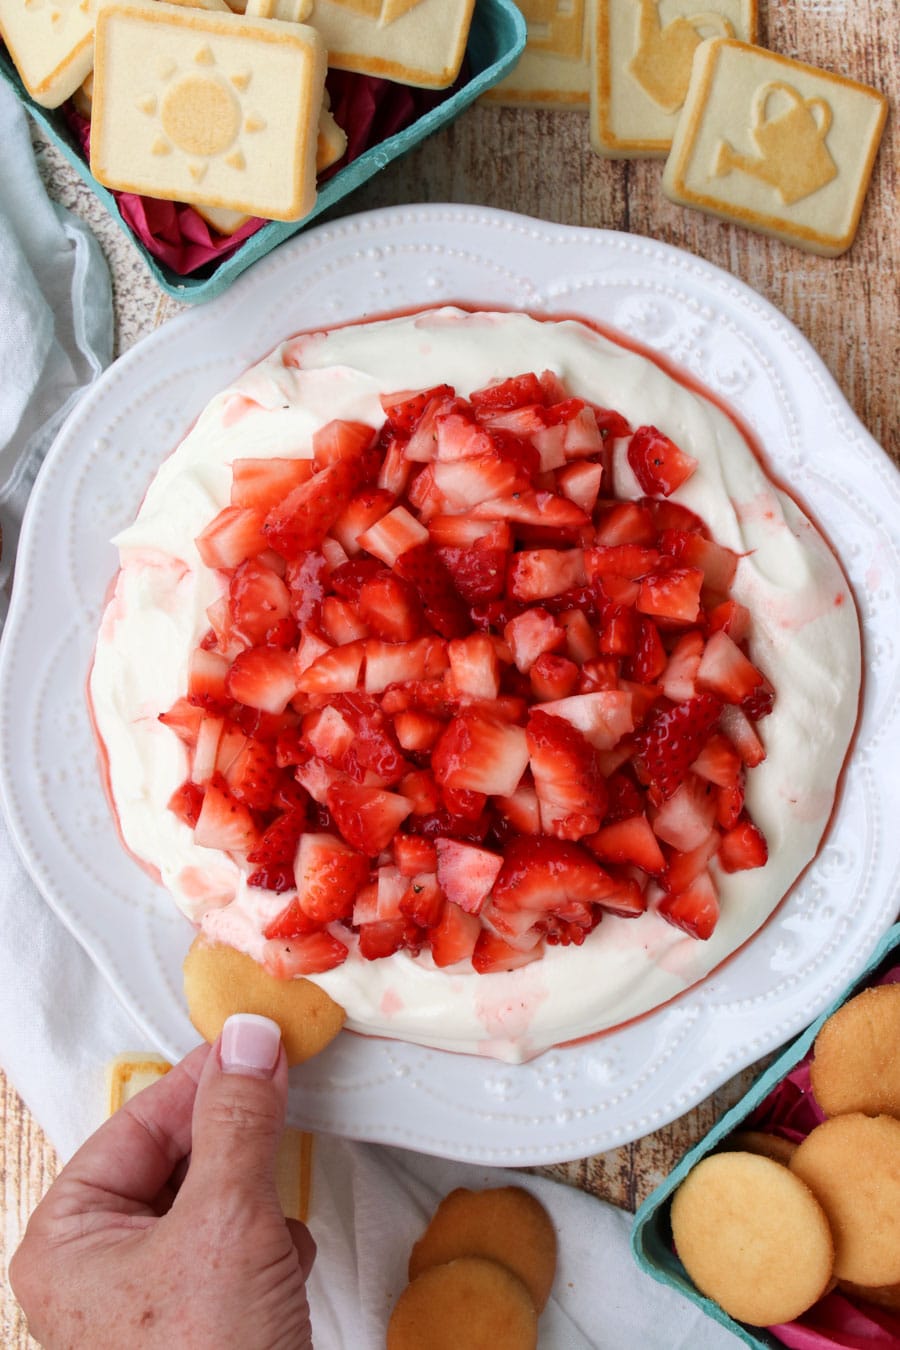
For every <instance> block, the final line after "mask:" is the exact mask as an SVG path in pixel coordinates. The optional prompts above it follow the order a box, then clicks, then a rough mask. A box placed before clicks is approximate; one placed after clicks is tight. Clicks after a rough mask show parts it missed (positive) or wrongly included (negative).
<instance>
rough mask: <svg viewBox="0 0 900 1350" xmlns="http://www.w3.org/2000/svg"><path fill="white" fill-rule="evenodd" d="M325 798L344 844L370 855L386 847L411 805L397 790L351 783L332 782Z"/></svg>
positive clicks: (373, 855)
mask: <svg viewBox="0 0 900 1350" xmlns="http://www.w3.org/2000/svg"><path fill="white" fill-rule="evenodd" d="M325 801H326V805H327V806H328V809H329V811H330V812H331V814H332V817H333V818H334V822H335V824H336V825H337V827H338V829H339V830H340V832H341V834H342V835H343V837H344V839H346V841H347V843H348V844H350V845H352V847H353V848H356V849H359V851H360V853H365V854H366V855H367V856H368V857H370V858H375V857H377V856H378V854H379V853H381V852H382V850H383V849H386V848H387V846H388V844H389V843H390V842H391V840H392V839H393V837H394V835H395V834H396V833H397V830H398V829H399V828H400V826H401V824H402V823H403V821H404V820H405V819H406V817H407V816H408V815H409V813H410V811H411V810H412V808H413V803H412V802H411V801H410V800H409V799H408V798H407V797H401V796H400V795H399V793H396V792H383V791H382V790H381V789H380V788H373V787H363V786H362V785H361V784H359V783H352V782H347V783H342V782H336V783H333V784H332V785H331V787H330V788H329V789H328V794H327V796H326V799H325Z"/></svg>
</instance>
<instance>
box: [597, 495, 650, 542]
mask: <svg viewBox="0 0 900 1350" xmlns="http://www.w3.org/2000/svg"><path fill="white" fill-rule="evenodd" d="M596 539H597V543H598V544H603V545H610V544H649V545H651V546H652V545H653V544H654V543H655V542H656V526H655V525H654V523H653V516H652V515H651V513H650V510H649V508H648V507H647V506H646V505H644V504H643V503H642V502H615V503H614V504H613V505H612V506H610V507H608V508H607V509H606V510H604V512H603V514H602V515H601V517H600V522H599V524H598V526H597V535H596Z"/></svg>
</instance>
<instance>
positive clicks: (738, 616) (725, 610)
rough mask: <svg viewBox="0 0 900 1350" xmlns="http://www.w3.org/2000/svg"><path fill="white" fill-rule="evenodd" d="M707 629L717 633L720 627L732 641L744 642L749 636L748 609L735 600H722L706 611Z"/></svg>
mask: <svg viewBox="0 0 900 1350" xmlns="http://www.w3.org/2000/svg"><path fill="white" fill-rule="evenodd" d="M707 620H708V624H709V631H710V632H711V633H717V632H718V631H719V629H722V630H723V631H724V632H726V633H727V634H728V636H729V637H730V638H731V639H732V640H733V641H734V642H738V643H740V642H746V640H747V638H748V637H749V636H750V611H749V609H747V607H746V605H741V604H738V602H737V600H733V599H730V598H729V599H728V600H723V601H722V603H721V604H719V605H715V606H714V607H713V608H712V609H711V610H710V611H709V613H708V615H707Z"/></svg>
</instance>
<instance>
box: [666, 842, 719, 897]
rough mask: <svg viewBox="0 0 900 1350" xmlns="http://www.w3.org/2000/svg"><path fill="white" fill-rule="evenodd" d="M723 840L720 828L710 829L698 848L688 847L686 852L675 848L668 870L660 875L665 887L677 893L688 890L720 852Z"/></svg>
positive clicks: (669, 860)
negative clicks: (711, 859)
mask: <svg viewBox="0 0 900 1350" xmlns="http://www.w3.org/2000/svg"><path fill="white" fill-rule="evenodd" d="M721 842H722V841H721V835H720V834H719V832H718V830H710V832H709V834H708V835H707V836H706V838H705V839H704V840H703V841H702V843H700V844H698V845H697V847H696V848H692V849H688V850H687V852H684V853H682V852H679V851H678V850H677V849H674V850H673V851H672V852H671V853H670V854H669V859H668V862H667V863H666V870H665V872H664V873H663V875H662V876H661V877H660V882H661V883H662V885H663V887H664V888H665V889H666V890H667V891H671V892H672V893H673V894H675V895H677V894H678V892H679V891H686V890H687V889H688V887H689V886H690V885H691V883H692V882H693V881H694V880H696V878H697V877H698V876H699V875H700V873H701V872H704V871H706V868H707V866H708V864H709V860H710V858H714V857H715V855H716V853H718V851H719V844H720V843H721Z"/></svg>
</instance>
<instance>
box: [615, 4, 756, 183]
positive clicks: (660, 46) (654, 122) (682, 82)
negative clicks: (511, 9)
mask: <svg viewBox="0 0 900 1350" xmlns="http://www.w3.org/2000/svg"><path fill="white" fill-rule="evenodd" d="M756 28H757V6H756V0H709V2H708V3H707V2H706V0H702V3H698V0H596V6H595V12H594V21H593V25H592V33H591V62H592V80H593V82H592V89H591V144H592V145H593V147H594V149H595V150H597V151H599V152H600V154H601V155H607V156H610V157H611V158H614V159H622V158H629V159H630V158H635V157H641V156H657V157H663V156H665V155H666V154H668V152H669V149H670V147H671V145H672V138H673V136H674V134H675V127H676V125H677V123H678V116H679V113H680V111H681V108H682V106H683V104H684V100H685V97H686V96H687V91H688V84H689V82H690V77H691V62H692V61H693V57H694V53H695V51H696V50H697V48H698V47H699V46H700V44H701V43H702V42H703V40H704V39H705V38H711V37H728V38H732V37H737V38H740V39H742V40H743V41H746V42H754V41H755V40H756Z"/></svg>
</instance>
